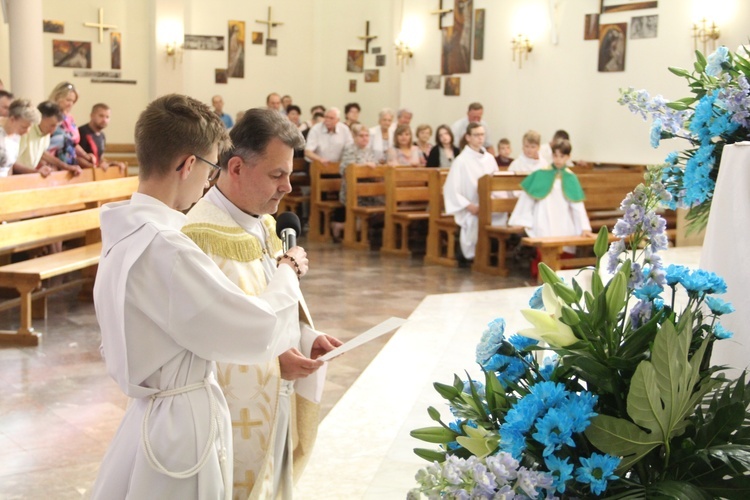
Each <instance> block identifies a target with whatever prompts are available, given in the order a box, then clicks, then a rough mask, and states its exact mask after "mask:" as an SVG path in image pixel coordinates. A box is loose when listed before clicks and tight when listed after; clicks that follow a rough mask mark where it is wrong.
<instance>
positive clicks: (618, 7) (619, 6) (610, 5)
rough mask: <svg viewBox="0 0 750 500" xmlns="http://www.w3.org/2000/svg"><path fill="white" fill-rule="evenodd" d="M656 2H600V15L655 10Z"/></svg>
mask: <svg viewBox="0 0 750 500" xmlns="http://www.w3.org/2000/svg"><path fill="white" fill-rule="evenodd" d="M658 4H659V2H658V1H657V0H650V1H643V0H601V9H600V11H601V13H602V14H606V13H610V12H622V11H625V10H641V9H655V8H656V7H657V6H658Z"/></svg>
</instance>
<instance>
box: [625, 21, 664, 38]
mask: <svg viewBox="0 0 750 500" xmlns="http://www.w3.org/2000/svg"><path fill="white" fill-rule="evenodd" d="M658 30H659V16H658V15H656V16H638V17H634V18H632V19H631V20H630V38H631V39H633V38H656V34H657V31H658Z"/></svg>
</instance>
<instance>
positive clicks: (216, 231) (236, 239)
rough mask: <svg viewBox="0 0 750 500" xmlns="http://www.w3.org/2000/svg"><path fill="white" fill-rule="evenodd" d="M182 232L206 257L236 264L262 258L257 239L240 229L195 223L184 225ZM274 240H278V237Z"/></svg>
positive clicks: (261, 250)
mask: <svg viewBox="0 0 750 500" xmlns="http://www.w3.org/2000/svg"><path fill="white" fill-rule="evenodd" d="M182 232H183V233H185V234H186V235H187V236H189V237H190V239H191V240H193V241H194V242H195V244H196V245H198V247H200V249H201V250H203V252H204V253H206V254H208V255H216V256H218V257H221V258H224V259H229V260H235V261H237V262H251V261H254V260H258V259H260V258H261V257H262V256H263V247H262V246H261V244H260V242H259V241H258V239H257V238H255V237H254V236H252V235H250V234H248V233H246V232H245V230H243V229H242V228H241V227H236V228H235V227H227V226H219V225H216V224H207V223H197V224H188V225H186V226H185V227H183V228H182ZM276 239H277V240H278V237H276ZM280 243H281V240H279V244H280Z"/></svg>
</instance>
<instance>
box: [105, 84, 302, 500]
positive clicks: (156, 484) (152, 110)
mask: <svg viewBox="0 0 750 500" xmlns="http://www.w3.org/2000/svg"><path fill="white" fill-rule="evenodd" d="M228 143H229V140H228V135H227V132H226V128H225V127H224V124H223V123H222V121H221V119H220V118H219V116H217V115H216V114H215V113H213V112H212V111H211V109H210V108H209V107H208V106H206V105H205V104H203V103H201V102H199V101H197V100H195V99H192V98H190V97H186V96H182V95H177V94H171V95H166V96H163V97H160V98H158V99H156V100H155V101H153V102H152V103H150V104H149V105H148V107H147V108H146V110H145V111H144V112H143V113H142V114H141V116H140V117H139V119H138V122H137V123H136V129H135V144H136V154H137V156H138V162H139V167H140V170H139V178H140V185H139V187H138V192H137V193H135V194H134V195H133V196H132V198H131V200H129V201H124V202H117V203H110V204H108V205H105V206H104V207H102V211H101V230H102V257H101V260H100V263H99V269H98V272H97V276H96V285H95V287H94V305H95V307H96V315H97V319H98V321H99V325H100V327H101V331H102V353H103V355H104V358H105V361H106V364H107V370H108V372H109V374H110V375H111V376H112V378H114V379H115V381H116V382H117V383H118V385H119V386H120V388H121V389H122V391H123V392H124V393H125V394H127V395H128V396H129V397H131V398H133V399H132V401H131V403H130V405H129V406H128V408H127V410H126V412H125V416H124V417H123V420H122V423H121V424H120V427H119V429H118V430H117V434H116V435H115V437H114V440H113V441H112V444H111V445H110V447H109V450H108V451H107V454H106V455H105V457H104V460H103V462H102V465H101V468H100V470H99V475H98V477H97V480H96V483H95V484H94V487H93V492H92V498H95V499H99V498H102V499H108V500H109V499H122V498H180V499H206V500H209V499H210V500H216V499H219V498H231V494H232V483H233V477H232V469H233V464H232V456H233V452H232V422H231V419H230V416H229V410H228V408H227V403H226V400H225V399H224V394H223V393H222V391H221V389H220V387H219V385H218V383H217V381H216V375H215V364H214V362H215V361H221V362H224V363H265V362H268V361H269V360H271V359H273V358H275V357H276V356H278V355H279V354H280V353H282V352H284V351H286V350H288V349H289V348H291V347H292V346H293V338H292V337H293V334H292V332H293V329H292V328H291V327H290V325H292V324H294V323H296V322H297V310H298V307H299V302H300V300H302V293H301V292H300V288H299V279H298V274H304V273H305V272H307V256H306V253H305V251H304V250H303V249H301V248H299V247H295V248H292V249H290V251H289V252H288V254H287V255H288V256H287V257H285V258H283V259H281V260H280V265H279V268H278V269H277V270H276V273H275V274H274V278H273V280H272V281H271V282H270V283H269V284H268V287H267V288H266V289H265V291H264V292H263V293H262V294H260V295H258V296H257V297H252V296H249V295H247V294H246V293H245V292H244V291H243V290H242V289H241V288H240V287H238V286H237V285H235V284H234V283H233V282H232V281H231V280H230V279H228V278H227V277H226V275H225V274H224V273H222V272H221V269H219V267H218V266H217V265H216V264H215V263H214V262H213V261H212V260H211V259H210V258H209V257H207V256H206V255H205V254H204V253H203V252H202V251H201V250H200V248H199V247H198V246H197V245H196V244H195V243H193V241H191V240H190V238H188V237H187V236H185V234H183V233H182V232H181V231H180V230H181V229H182V227H183V226H184V225H185V223H186V221H187V218H186V217H185V216H184V215H183V214H182V213H181V212H180V211H182V210H186V209H187V208H189V207H190V206H191V205H192V204H193V203H195V202H196V201H197V200H198V199H199V198H200V197H201V195H202V193H203V190H204V189H205V188H206V187H208V184H209V181H210V178H211V177H215V175H216V173H218V169H219V167H218V166H217V165H215V162H216V160H217V157H218V154H219V152H220V150H221V149H225V148H226V146H228Z"/></svg>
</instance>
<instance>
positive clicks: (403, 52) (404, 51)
mask: <svg viewBox="0 0 750 500" xmlns="http://www.w3.org/2000/svg"><path fill="white" fill-rule="evenodd" d="M412 57H414V51H413V50H412V49H411V47H409V45H408V44H407V43H406V42H404V41H403V40H401V39H399V40H396V60H397V61H398V64H400V65H401V71H403V70H404V64H408V63H409V60H410V59H411V58H412Z"/></svg>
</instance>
